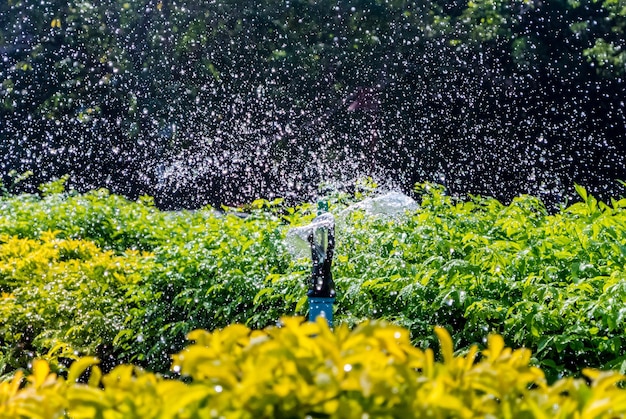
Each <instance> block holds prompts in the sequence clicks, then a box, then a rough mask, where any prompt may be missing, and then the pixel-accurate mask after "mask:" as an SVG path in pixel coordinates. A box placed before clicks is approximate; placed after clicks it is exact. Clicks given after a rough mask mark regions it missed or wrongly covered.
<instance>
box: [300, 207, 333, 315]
mask: <svg viewBox="0 0 626 419" xmlns="http://www.w3.org/2000/svg"><path fill="white" fill-rule="evenodd" d="M317 211H318V212H317V213H318V218H317V219H316V220H317V221H321V222H319V223H316V222H315V221H314V224H318V225H316V226H315V228H313V229H312V230H311V231H310V232H309V234H308V236H307V239H308V242H309V245H310V246H311V261H312V268H311V279H310V282H309V291H308V292H307V296H308V298H309V321H315V320H316V319H317V318H318V317H324V318H325V319H326V321H327V322H328V326H330V327H332V325H333V303H334V302H335V295H336V293H335V283H334V282H333V275H332V272H331V265H332V262H333V251H334V249H335V220H334V217H333V216H332V214H330V213H329V212H326V211H328V204H326V203H325V202H321V201H320V202H318V204H317Z"/></svg>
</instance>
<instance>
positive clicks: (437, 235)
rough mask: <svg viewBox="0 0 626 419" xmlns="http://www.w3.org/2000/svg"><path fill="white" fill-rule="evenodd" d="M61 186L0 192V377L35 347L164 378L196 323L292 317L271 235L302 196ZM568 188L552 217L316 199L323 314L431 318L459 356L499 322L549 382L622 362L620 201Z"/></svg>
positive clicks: (428, 341) (431, 204) (436, 192)
mask: <svg viewBox="0 0 626 419" xmlns="http://www.w3.org/2000/svg"><path fill="white" fill-rule="evenodd" d="M63 189H64V188H63V185H62V182H59V183H57V184H49V185H46V186H45V187H43V188H42V196H34V195H19V196H7V197H4V198H2V199H1V200H0V292H1V293H2V294H1V297H0V298H2V304H0V315H1V318H2V321H0V375H1V374H11V373H12V372H13V371H15V370H16V369H17V368H19V367H24V366H26V365H27V364H28V363H29V362H31V361H32V359H33V358H34V357H42V356H43V357H47V359H48V360H49V361H50V365H51V366H52V368H53V369H54V370H55V372H59V373H62V372H63V371H64V370H65V369H66V368H67V365H69V364H70V363H71V361H72V359H75V358H77V357H79V356H81V355H86V356H98V357H99V358H100V359H101V362H102V364H101V366H102V368H103V369H104V370H105V372H106V371H108V370H110V369H111V368H113V367H114V366H115V365H117V364H119V363H124V362H132V363H135V364H137V365H140V366H142V367H145V368H148V369H149V370H152V371H155V372H157V371H160V372H164V373H166V372H167V371H168V367H169V362H170V358H169V355H170V354H172V353H176V352H178V351H180V350H181V349H182V348H183V346H184V342H185V336H186V334H187V333H189V332H190V331H192V330H194V329H198V328H203V329H208V330H214V329H218V328H223V327H225V326H227V325H229V324H231V323H242V324H246V325H247V326H248V327H251V328H253V329H261V328H263V327H266V326H268V325H271V324H274V323H275V322H276V320H277V319H278V318H280V317H281V316H283V315H293V314H297V315H305V314H306V311H307V305H306V297H305V294H306V289H305V286H306V281H307V278H308V275H309V272H310V261H309V260H307V259H306V258H305V259H296V258H294V257H293V256H292V254H291V253H290V251H289V248H288V246H287V245H286V242H285V236H286V234H287V232H288V231H289V229H290V228H292V227H294V226H300V225H305V224H307V223H309V222H310V221H311V220H312V218H313V217H314V216H315V213H314V211H313V209H312V207H311V206H310V205H302V206H299V207H296V208H289V207H285V206H283V205H282V204H281V202H280V201H275V202H267V201H255V202H254V203H253V204H251V205H249V206H247V207H245V208H241V209H232V208H226V209H221V210H219V211H217V210H215V209H212V208H205V209H203V210H199V211H193V212H191V211H181V212H163V211H159V210H157V209H156V208H155V207H154V206H153V205H152V203H151V200H150V199H149V198H142V199H140V200H139V201H138V202H131V201H128V200H126V199H124V198H121V197H119V196H116V195H111V194H109V193H108V192H106V191H103V190H99V191H93V192H91V193H87V194H77V193H74V192H71V191H70V192H64V191H63ZM577 190H578V192H579V195H580V198H581V199H580V202H577V203H574V204H571V205H568V206H566V205H564V206H563V207H562V208H561V209H560V210H559V211H558V212H556V213H553V214H551V213H548V211H547V210H546V209H545V207H544V205H543V204H542V202H541V201H540V200H538V199H536V198H533V197H530V196H521V197H518V198H516V199H514V200H513V202H511V203H510V204H508V205H504V204H502V203H500V202H498V201H497V200H495V199H490V198H480V197H468V198H465V199H458V198H454V197H451V196H449V195H447V194H446V193H445V191H444V190H443V188H441V187H439V186H437V185H431V184H424V185H418V186H417V187H416V194H417V195H418V196H419V206H418V207H417V208H416V209H413V210H411V211H406V212H404V213H401V214H398V215H395V216H390V215H384V214H375V213H373V212H372V211H368V210H367V209H366V208H367V206H366V205H363V203H365V202H367V201H364V200H366V199H368V196H369V194H375V193H376V191H375V190H368V189H363V188H362V189H360V190H359V189H357V191H358V192H357V193H356V194H355V195H346V194H341V193H333V194H331V195H329V196H328V197H327V199H328V201H329V203H330V211H331V212H332V213H333V214H334V215H335V218H336V223H337V225H336V231H337V245H336V250H335V260H334V264H333V275H334V278H335V282H336V284H337V290H338V299H337V304H336V306H335V322H336V323H337V324H343V323H345V324H348V325H356V324H359V323H361V322H362V321H364V320H366V319H371V318H382V319H387V320H389V321H392V322H393V323H395V324H397V325H400V326H403V327H406V328H407V329H408V330H409V331H410V333H411V338H412V340H413V342H414V343H415V344H416V345H418V346H420V347H422V348H427V347H429V346H434V345H436V338H435V336H434V335H433V333H432V327H433V326H434V325H441V326H444V327H446V328H447V329H448V330H450V332H451V336H452V339H453V341H454V344H455V347H457V348H460V349H464V350H467V348H469V347H470V346H471V345H472V344H479V345H484V344H485V343H486V342H485V341H484V336H486V335H487V334H489V333H497V334H499V335H501V336H502V337H503V338H504V340H505V342H506V344H507V345H509V346H511V347H526V348H529V349H532V351H533V353H534V355H533V360H532V361H533V363H534V364H535V365H538V366H540V367H541V368H542V369H543V370H544V372H545V374H546V376H547V377H548V379H549V380H550V381H551V382H552V381H554V380H556V379H558V378H559V377H562V376H565V375H569V374H580V373H581V371H582V369H583V368H585V367H594V368H603V369H617V370H619V371H621V372H622V373H623V372H625V370H626V358H625V356H624V354H623V353H622V350H621V348H622V345H623V342H624V338H625V336H624V332H625V330H626V329H625V328H626V325H625V323H624V318H625V315H626V309H625V308H624V301H626V282H625V280H626V274H625V272H624V266H625V263H626V216H625V210H624V208H625V207H626V200H624V199H619V200H617V199H616V200H613V201H611V202H610V203H606V204H605V203H601V202H598V201H597V200H596V199H595V198H593V197H591V196H589V195H587V193H586V191H585V190H584V189H583V188H582V187H577ZM355 202H361V204H360V205H357V206H354V205H353V204H354V203H355Z"/></svg>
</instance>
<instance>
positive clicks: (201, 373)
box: [0, 318, 626, 419]
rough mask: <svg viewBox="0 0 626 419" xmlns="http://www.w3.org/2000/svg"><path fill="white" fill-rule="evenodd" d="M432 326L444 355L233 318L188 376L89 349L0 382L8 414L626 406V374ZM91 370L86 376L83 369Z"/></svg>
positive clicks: (372, 327)
mask: <svg viewBox="0 0 626 419" xmlns="http://www.w3.org/2000/svg"><path fill="white" fill-rule="evenodd" d="M435 332H436V334H437V336H438V339H439V346H440V348H441V358H442V359H441V361H435V357H434V354H433V351H432V350H431V349H427V350H420V349H417V348H415V347H414V346H412V345H411V343H410V339H409V334H408V331H407V330H406V329H402V328H399V327H397V326H393V325H390V324H388V323H384V322H365V323H363V324H360V325H359V326H358V327H356V328H355V329H354V330H350V329H349V328H348V327H347V326H345V325H343V326H340V327H338V328H337V329H336V330H335V331H331V330H330V329H329V328H328V326H327V325H326V322H325V321H324V320H321V321H318V322H317V323H308V322H304V323H303V322H302V319H299V318H284V319H282V325H281V327H270V328H266V329H265V330H262V331H252V330H250V329H249V328H247V327H245V326H243V325H231V326H228V327H227V328H225V329H223V330H221V331H217V332H214V333H210V332H206V331H202V330H197V331H194V332H192V333H191V334H190V335H189V338H190V339H192V340H194V341H195V343H194V344H192V345H190V346H188V347H187V348H186V349H185V350H183V351H182V352H180V353H179V354H177V355H175V356H174V363H173V369H174V370H175V371H178V372H180V373H182V374H183V375H185V376H189V377H190V379H191V381H190V382H189V383H188V384H184V383H183V382H181V381H177V380H167V379H163V378H162V377H160V376H158V375H154V374H152V373H148V372H145V371H143V370H141V369H140V368H137V367H133V366H131V365H123V366H118V367H117V368H115V369H114V370H113V371H112V372H111V373H109V374H106V375H104V376H102V375H101V372H100V369H99V368H98V366H97V360H96V359H93V358H83V359H81V360H79V361H77V362H75V363H74V365H73V366H72V367H71V368H70V371H69V375H68V377H67V380H65V379H63V378H60V377H58V376H56V375H55V374H50V371H49V369H48V365H47V363H46V362H45V361H41V360H38V361H35V362H34V364H33V373H32V374H31V375H30V376H29V377H28V380H27V384H26V385H25V386H24V387H23V388H22V387H21V383H22V373H21V372H20V373H18V374H17V375H16V376H15V377H14V378H13V380H11V381H6V382H0V400H2V401H3V403H1V404H0V417H7V418H8V417H11V418H15V417H29V418H35V417H50V418H51V417H61V416H62V415H63V414H64V413H66V414H67V415H68V416H69V417H72V418H93V417H107V418H118V417H119V418H122V417H123V418H142V419H146V418H190V417H206V418H209V417H225V418H229V417H233V418H234V417H237V418H287V417H329V418H362V417H381V418H397V417H406V418H412V417H414V418H418V417H419V418H422V417H450V418H470V417H515V418H523V417H529V418H530V417H543V418H548V417H549V418H554V417H560V418H565V417H618V416H620V415H624V414H626V391H625V390H623V389H621V388H619V387H618V386H617V385H616V384H617V383H618V382H620V381H622V380H623V379H624V378H626V377H624V376H622V375H620V374H617V373H611V372H599V371H595V370H586V371H585V374H586V375H587V377H588V379H589V382H590V383H589V384H587V383H586V382H585V381H584V380H582V379H573V378H567V379H562V380H560V381H558V382H556V383H554V384H553V385H548V384H547V383H546V380H545V377H544V375H543V373H542V371H541V370H540V369H538V368H536V367H533V366H531V365H529V361H530V351H529V350H527V349H517V350H511V349H509V348H505V347H504V341H503V339H502V337H500V336H498V335H491V336H490V337H489V338H488V340H487V341H488V345H487V349H485V350H484V351H482V352H480V353H479V351H478V349H477V347H476V346H472V347H471V348H470V350H469V351H468V352H467V353H466V354H464V355H455V354H454V351H453V346H452V339H451V337H450V335H449V334H448V332H447V331H446V330H445V329H443V328H436V329H435ZM88 368H91V372H90V375H89V377H88V378H86V377H85V374H84V373H85V371H86V370H87V369H88Z"/></svg>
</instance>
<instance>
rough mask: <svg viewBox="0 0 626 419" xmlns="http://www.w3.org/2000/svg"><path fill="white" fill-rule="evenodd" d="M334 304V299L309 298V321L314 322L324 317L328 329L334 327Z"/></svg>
mask: <svg viewBox="0 0 626 419" xmlns="http://www.w3.org/2000/svg"><path fill="white" fill-rule="evenodd" d="M334 302H335V299H334V298H321V297H309V321H311V322H314V321H315V320H316V319H317V318H318V317H323V318H325V319H326V321H327V322H328V327H333V303H334Z"/></svg>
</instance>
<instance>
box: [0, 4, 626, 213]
mask: <svg viewBox="0 0 626 419" xmlns="http://www.w3.org/2000/svg"><path fill="white" fill-rule="evenodd" d="M619 4H620V2H612V1H605V2H601V1H596V0H582V1H574V0H570V1H556V0H554V1H541V0H529V1H509V0H478V1H470V2H467V3H466V2H448V1H436V2H421V1H418V2H415V1H400V0H389V1H382V0H369V1H365V0H353V1H344V0H339V1H337V0H333V1H327V0H321V1H316V2H312V1H304V0H292V1H278V0H265V1H261V2H259V1H246V0H244V1H241V0H239V1H235V0H223V1H214V2H197V1H185V0H183V1H169V0H164V1H153V0H130V1H122V0H105V1H100V2H90V1H78V0H70V1H58V0H49V1H32V0H8V1H5V2H2V3H1V4H0V55H1V59H0V124H1V125H0V139H1V142H0V148H1V152H0V159H1V160H0V165H1V166H0V167H1V169H2V170H1V171H2V172H3V173H4V184H5V187H7V188H8V189H12V190H13V191H15V192H19V191H31V190H35V187H36V185H39V184H40V183H42V182H45V181H48V180H50V179H53V178H56V177H60V176H62V175H64V174H70V183H71V184H72V185H71V186H73V187H74V188H76V189H78V190H88V189H93V188H95V187H100V186H105V187H108V188H109V189H111V190H112V191H114V192H116V193H121V194H124V195H126V196H129V197H135V196H138V195H140V194H146V193H147V194H150V195H153V196H154V197H155V199H156V202H157V204H158V205H159V206H160V207H162V208H181V207H189V208H191V207H197V206H200V205H203V204H206V203H211V204H213V205H217V204H222V203H225V204H230V205H233V204H239V203H242V202H246V201H250V200H251V199H253V198H256V197H267V198H271V197H272V196H275V195H281V196H286V197H289V198H291V199H293V200H294V201H298V200H302V199H306V198H308V197H310V196H311V195H312V194H314V193H315V192H316V188H317V186H318V184H319V183H320V181H324V180H335V181H339V182H341V181H350V180H351V179H353V178H355V177H358V176H361V175H374V176H376V177H378V178H379V179H386V180H387V181H388V182H389V183H390V184H392V185H394V186H400V187H404V188H405V190H410V188H411V185H412V184H413V183H415V182H418V181H423V180H434V181H437V182H439V183H443V184H445V185H446V186H447V188H448V190H449V191H450V192H451V193H468V192H469V193H481V194H488V195H492V196H496V197H498V198H499V199H503V200H509V199H511V198H512V197H514V196H516V195H517V194H519V193H532V194H534V195H538V196H540V197H541V198H542V199H543V200H544V201H546V202H547V203H548V204H549V205H554V204H557V203H560V202H563V201H564V200H565V199H567V198H569V197H571V196H573V195H574V194H573V192H574V191H573V184H574V182H577V183H579V184H584V185H586V186H587V187H588V189H589V190H590V192H592V193H594V194H596V195H598V196H599V197H601V198H603V197H606V196H609V195H617V194H618V192H617V191H618V187H619V185H618V183H617V182H615V179H626V173H625V169H624V167H625V163H626V162H625V161H624V160H625V154H624V151H623V148H624V147H623V142H624V134H625V131H626V122H625V121H626V116H625V108H626V107H625V105H624V97H625V96H626V95H625V93H626V92H625V88H624V86H625V84H624V79H623V77H624V72H625V68H626V67H625V66H626V64H625V62H626V51H624V50H623V48H624V47H625V43H626V42H625V39H624V25H625V24H626V9H624V8H623V7H621V8H620V5H619ZM29 170H30V171H32V172H33V175H32V176H31V177H30V178H29V179H27V180H25V181H22V182H20V183H19V184H18V185H13V181H14V179H12V178H11V176H10V173H13V178H15V174H21V173H23V172H26V171H29Z"/></svg>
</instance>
